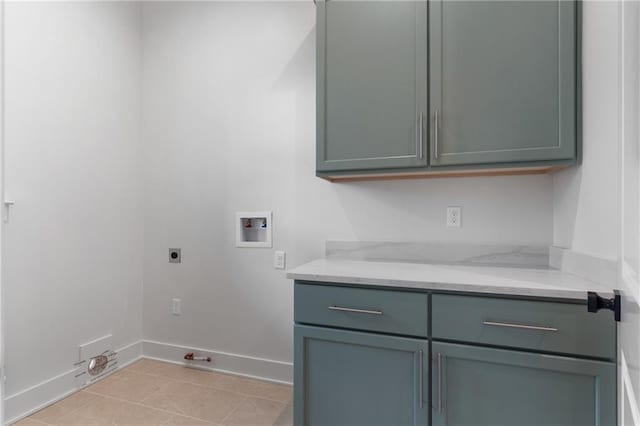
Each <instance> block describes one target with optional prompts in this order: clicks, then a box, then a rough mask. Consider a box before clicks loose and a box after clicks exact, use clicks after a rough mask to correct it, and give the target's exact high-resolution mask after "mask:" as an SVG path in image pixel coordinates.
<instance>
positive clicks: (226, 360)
mask: <svg viewBox="0 0 640 426" xmlns="http://www.w3.org/2000/svg"><path fill="white" fill-rule="evenodd" d="M117 352H118V364H119V367H118V369H120V368H123V367H125V366H127V365H129V364H131V363H132V362H134V361H137V360H138V359H140V358H143V357H144V358H150V359H157V360H160V361H166V362H171V363H174V364H181V365H185V360H184V355H185V354H186V353H188V352H195V353H196V354H197V355H199V356H210V357H211V358H212V362H211V364H210V365H200V364H202V363H200V362H197V363H194V364H193V366H194V367H197V368H202V369H206V370H213V371H220V372H224V373H232V374H237V375H241V376H246V377H252V378H257V379H262V380H268V381H271V382H276V383H285V384H291V382H292V381H293V364H292V363H290V362H281V361H274V360H270V359H264V358H256V357H250V356H246V355H238V354H230V353H226V352H219V351H214V350H209V349H202V348H195V347H193V346H181V345H174V344H171V343H163V342H154V341H149V340H145V341H143V340H140V341H138V342H135V343H132V344H130V345H127V346H125V347H124V348H121V349H119V350H117ZM204 364H208V363H204ZM76 373H77V370H76V369H72V370H69V371H67V372H65V373H62V374H59V375H58V376H55V377H52V378H51V379H48V380H45V381H43V382H41V383H38V384H37V385H35V386H32V387H30V388H28V389H25V390H22V391H20V392H18V393H15V394H13V395H10V396H8V397H7V398H5V400H4V402H5V414H6V417H5V418H6V419H8V420H7V421H6V422H5V423H6V424H12V423H14V422H16V421H18V420H20V419H22V418H24V417H27V416H29V415H31V414H33V413H35V412H36V411H38V410H41V409H43V408H45V407H46V406H48V405H51V404H53V403H55V402H57V401H60V400H61V399H63V398H65V397H67V396H69V395H70V394H72V393H74V392H77V391H78V390H80V389H81V387H78V386H77V385H76V381H75V377H74V376H75V374H76Z"/></svg>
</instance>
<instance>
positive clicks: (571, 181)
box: [553, 166, 582, 249]
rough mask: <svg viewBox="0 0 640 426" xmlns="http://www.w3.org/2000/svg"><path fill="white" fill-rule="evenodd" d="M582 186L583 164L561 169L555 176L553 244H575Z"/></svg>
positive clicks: (558, 245)
mask: <svg viewBox="0 0 640 426" xmlns="http://www.w3.org/2000/svg"><path fill="white" fill-rule="evenodd" d="M581 186H582V167H581V166H578V167H572V168H569V169H566V170H561V171H559V172H557V173H556V174H555V176H554V178H553V204H554V215H555V218H554V222H555V224H554V232H553V233H554V236H553V245H555V246H557V247H562V248H567V249H570V248H571V247H572V245H573V241H574V235H575V232H576V222H577V220H576V219H577V216H578V206H579V205H580V188H581Z"/></svg>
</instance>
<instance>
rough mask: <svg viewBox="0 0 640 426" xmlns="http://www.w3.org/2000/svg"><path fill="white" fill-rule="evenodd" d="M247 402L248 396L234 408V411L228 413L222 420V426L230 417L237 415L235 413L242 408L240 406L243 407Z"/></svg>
mask: <svg viewBox="0 0 640 426" xmlns="http://www.w3.org/2000/svg"><path fill="white" fill-rule="evenodd" d="M246 400H247V397H246V396H245V397H243V398H242V399H241V400H240V402H239V403H238V405H236V406H235V407H233V409H232V410H231V411H229V413H228V414H227V415H226V416H224V417H223V418H222V420H220V422H221V424H222V425H223V426H224V424H225V422H226V421H227V420H228V419H229V417H231V415H232V414H233V413H235V412H236V411H237V410H238V408H240V406H241V405H242V404H243V403H244V402H245V401H246Z"/></svg>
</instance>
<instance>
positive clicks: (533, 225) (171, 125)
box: [142, 2, 553, 361]
mask: <svg viewBox="0 0 640 426" xmlns="http://www.w3.org/2000/svg"><path fill="white" fill-rule="evenodd" d="M314 16H315V10H314V6H313V3H312V2H306V3H271V4H266V3H235V4H230V3H210V2H209V3H207V2H185V3H174V2H160V3H145V4H144V6H143V38H142V43H143V45H142V48H143V122H144V125H143V129H144V144H145V155H144V160H145V164H146V166H145V240H144V241H145V260H144V290H145V293H144V336H145V338H146V339H151V340H157V341H163V342H170V343H175V344H184V345H193V346H197V347H202V348H207V349H213V350H219V351H225V352H231V353H236V354H244V355H250V356H254V357H263V358H268V359H274V360H280V361H290V360H291V351H292V346H291V345H292V327H291V323H292V283H291V282H290V281H288V280H287V279H286V278H285V273H284V272H283V271H276V270H274V269H273V267H272V258H273V251H272V250H270V249H237V248H235V247H234V229H233V225H234V212H236V211H251V210H273V212H274V220H273V222H274V249H284V250H287V253H288V256H289V257H288V266H289V267H291V266H294V265H298V264H301V263H303V262H306V261H309V260H311V259H313V258H317V257H320V256H322V255H323V248H324V241H325V240H327V239H345V240H391V241H407V240H408V241H416V240H432V241H443V240H446V241H465V242H472V243H473V242H477V243H516V244H527V243H529V244H540V245H549V244H551V242H552V232H553V228H552V227H553V211H552V207H553V205H552V202H553V200H552V195H553V194H552V178H551V177H550V176H520V177H495V178H474V179H431V180H409V181H395V182H391V181H388V182H369V183H350V184H330V183H328V182H325V181H323V180H321V179H319V178H316V177H315V176H314V170H315V163H314V158H315V148H314V144H315V32H314ZM448 205H461V206H463V223H464V226H463V228H461V229H458V230H452V229H446V228H445V226H444V225H445V209H446V206H448ZM169 247H181V248H182V249H183V263H182V264H180V265H175V264H169V263H168V261H167V249H168V248H169ZM174 297H179V298H181V299H182V302H183V312H184V313H183V315H182V316H173V315H172V314H171V299H172V298H174Z"/></svg>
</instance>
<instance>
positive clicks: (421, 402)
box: [418, 351, 424, 408]
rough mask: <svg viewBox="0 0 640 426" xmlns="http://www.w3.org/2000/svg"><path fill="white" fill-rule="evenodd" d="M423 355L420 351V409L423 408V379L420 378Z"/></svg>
mask: <svg viewBox="0 0 640 426" xmlns="http://www.w3.org/2000/svg"><path fill="white" fill-rule="evenodd" d="M423 356H424V354H423V353H422V351H420V357H419V358H420V365H419V366H418V374H420V391H419V392H420V408H422V407H424V396H423V392H424V390H423V388H424V378H423V377H422V362H423Z"/></svg>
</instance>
